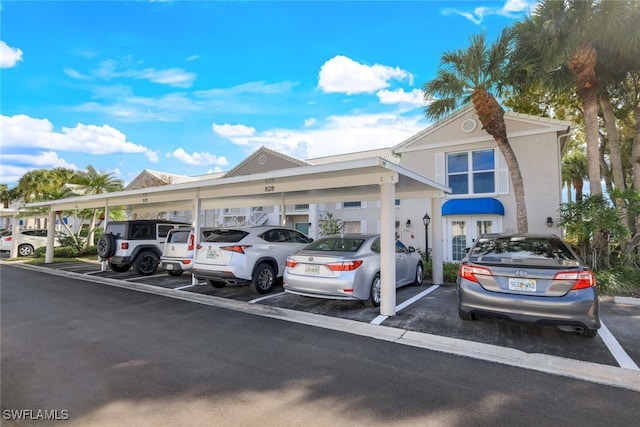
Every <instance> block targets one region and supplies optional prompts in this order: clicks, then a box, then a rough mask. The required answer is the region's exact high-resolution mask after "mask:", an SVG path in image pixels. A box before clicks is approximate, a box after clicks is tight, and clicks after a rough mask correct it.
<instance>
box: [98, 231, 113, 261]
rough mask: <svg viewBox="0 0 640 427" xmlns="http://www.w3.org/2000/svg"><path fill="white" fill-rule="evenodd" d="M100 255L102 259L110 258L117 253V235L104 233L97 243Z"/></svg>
mask: <svg viewBox="0 0 640 427" xmlns="http://www.w3.org/2000/svg"><path fill="white" fill-rule="evenodd" d="M96 247H97V250H98V256H99V257H100V258H102V259H106V258H109V257H111V256H113V254H115V253H116V236H114V235H113V234H111V233H108V234H103V235H102V236H100V237H99V238H98V242H97V244H96Z"/></svg>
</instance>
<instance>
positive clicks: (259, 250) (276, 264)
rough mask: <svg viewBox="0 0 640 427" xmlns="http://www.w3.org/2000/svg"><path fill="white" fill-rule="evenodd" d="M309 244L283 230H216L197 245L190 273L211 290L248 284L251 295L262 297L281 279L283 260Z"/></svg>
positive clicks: (261, 228) (270, 227) (299, 234)
mask: <svg viewBox="0 0 640 427" xmlns="http://www.w3.org/2000/svg"><path fill="white" fill-rule="evenodd" d="M311 242H312V239H310V238H309V237H307V236H306V235H304V234H303V233H301V232H299V231H298V230H294V229H292V228H286V227H278V226H264V225H263V226H258V227H246V228H224V229H218V230H215V231H214V232H213V233H211V234H210V235H209V237H207V238H206V239H203V240H202V242H200V244H198V245H197V247H196V248H197V249H196V255H195V261H194V263H193V269H192V274H193V275H194V276H195V277H196V278H198V279H205V280H206V281H207V283H209V284H210V285H211V286H213V287H214V288H222V287H224V286H225V285H226V284H227V283H230V284H235V283H248V284H249V286H250V288H251V290H252V291H253V292H255V293H257V294H266V293H268V292H271V289H273V285H274V284H275V281H276V279H277V278H281V277H282V275H283V273H284V270H285V266H286V262H287V257H288V256H289V255H293V254H294V253H296V252H297V251H299V250H300V249H302V248H303V247H305V246H306V245H308V244H309V243H311Z"/></svg>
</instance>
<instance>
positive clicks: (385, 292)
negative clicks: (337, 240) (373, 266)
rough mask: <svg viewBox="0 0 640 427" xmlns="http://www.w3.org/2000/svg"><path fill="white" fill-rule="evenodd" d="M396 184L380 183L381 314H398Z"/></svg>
mask: <svg viewBox="0 0 640 427" xmlns="http://www.w3.org/2000/svg"><path fill="white" fill-rule="evenodd" d="M395 200H396V184H395V180H392V182H383V183H381V184H380V281H381V283H380V286H381V288H380V314H381V315H383V316H395V314H396V235H395V220H396V219H395Z"/></svg>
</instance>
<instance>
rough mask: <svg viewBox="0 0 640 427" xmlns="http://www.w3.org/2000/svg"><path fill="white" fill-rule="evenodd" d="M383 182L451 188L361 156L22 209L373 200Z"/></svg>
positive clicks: (427, 193)
mask: <svg viewBox="0 0 640 427" xmlns="http://www.w3.org/2000/svg"><path fill="white" fill-rule="evenodd" d="M384 183H393V184H396V185H395V192H396V198H398V199H403V198H405V199H406V198H433V197H440V196H443V195H444V194H445V193H449V192H450V191H451V190H450V189H449V188H448V187H446V186H444V185H441V184H438V183H437V182H435V181H432V180H430V179H428V178H425V177H424V176H421V175H419V174H417V173H415V172H413V171H411V170H408V169H406V168H403V167H401V166H398V165H397V164H394V163H392V162H389V161H388V160H385V159H382V158H367V159H361V160H352V161H345V162H336V163H330V164H321V165H309V166H300V167H294V168H288V169H281V170H275V171H270V172H265V173H257V174H250V175H242V176H233V177H229V178H217V179H208V180H199V181H193V182H184V183H179V184H169V185H164V186H159V187H150V188H143V189H137V190H129V191H119V192H113V193H103V194H97V195H90V196H80V197H71V198H66V199H59V200H50V201H45V202H36V203H29V204H27V205H26V207H27V208H41V207H50V208H51V209H52V210H56V211H61V210H74V209H90V208H103V207H105V206H108V207H119V208H124V207H130V206H140V205H144V206H145V207H152V208H154V209H156V210H157V211H159V212H162V211H168V210H183V209H192V208H193V206H194V200H196V199H200V200H201V203H202V208H203V209H213V208H233V207H247V206H273V205H282V204H297V203H324V202H342V201H350V200H363V201H364V200H379V199H380V188H379V186H380V184H384Z"/></svg>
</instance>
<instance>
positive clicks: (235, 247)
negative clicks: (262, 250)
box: [220, 245, 251, 254]
mask: <svg viewBox="0 0 640 427" xmlns="http://www.w3.org/2000/svg"><path fill="white" fill-rule="evenodd" d="M250 247H251V245H233V246H220V249H222V250H223V251H231V252H238V253H239V254H243V253H244V250H245V249H247V248H250Z"/></svg>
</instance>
